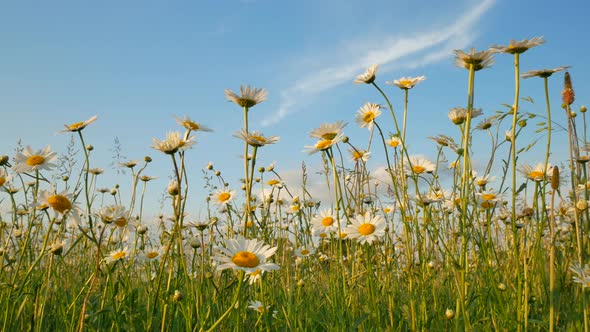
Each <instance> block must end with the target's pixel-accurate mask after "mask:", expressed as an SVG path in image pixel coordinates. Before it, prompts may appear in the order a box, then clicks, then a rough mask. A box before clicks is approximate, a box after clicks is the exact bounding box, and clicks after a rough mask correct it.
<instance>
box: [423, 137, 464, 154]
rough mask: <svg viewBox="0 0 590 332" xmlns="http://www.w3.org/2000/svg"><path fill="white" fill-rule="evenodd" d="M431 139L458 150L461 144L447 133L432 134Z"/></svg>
mask: <svg viewBox="0 0 590 332" xmlns="http://www.w3.org/2000/svg"><path fill="white" fill-rule="evenodd" d="M428 138H429V139H431V140H433V141H435V142H436V143H437V144H438V145H440V146H447V147H449V148H451V150H453V151H457V150H458V149H459V146H458V145H457V143H455V140H454V139H453V138H452V137H449V136H446V135H437V136H430V137H428Z"/></svg>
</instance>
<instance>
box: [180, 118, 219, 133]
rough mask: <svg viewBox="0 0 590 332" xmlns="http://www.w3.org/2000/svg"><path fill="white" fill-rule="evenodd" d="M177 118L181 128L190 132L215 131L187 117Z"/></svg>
mask: <svg viewBox="0 0 590 332" xmlns="http://www.w3.org/2000/svg"><path fill="white" fill-rule="evenodd" d="M175 118H176V123H178V124H179V125H180V126H182V127H184V128H185V129H186V130H190V131H207V132H211V131H213V129H211V128H209V127H206V126H203V125H202V124H200V123H198V122H196V121H193V120H191V119H190V118H189V117H188V116H187V115H185V116H184V118H182V119H181V118H179V117H175Z"/></svg>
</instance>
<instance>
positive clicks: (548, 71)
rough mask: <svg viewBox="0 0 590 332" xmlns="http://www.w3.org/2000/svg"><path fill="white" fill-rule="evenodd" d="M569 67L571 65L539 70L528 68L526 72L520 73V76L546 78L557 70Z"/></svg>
mask: <svg viewBox="0 0 590 332" xmlns="http://www.w3.org/2000/svg"><path fill="white" fill-rule="evenodd" d="M568 68H571V66H560V67H557V68H553V69H540V70H530V71H527V72H526V73H524V74H522V75H520V77H522V78H530V77H535V76H537V77H541V78H547V77H549V76H551V75H553V74H555V73H557V72H560V71H562V70H565V69H568Z"/></svg>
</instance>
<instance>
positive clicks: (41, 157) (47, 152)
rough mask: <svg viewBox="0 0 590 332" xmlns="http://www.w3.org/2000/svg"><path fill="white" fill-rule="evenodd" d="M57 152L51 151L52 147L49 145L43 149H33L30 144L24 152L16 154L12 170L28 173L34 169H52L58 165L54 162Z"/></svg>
mask: <svg viewBox="0 0 590 332" xmlns="http://www.w3.org/2000/svg"><path fill="white" fill-rule="evenodd" d="M56 155H57V153H55V152H53V151H51V147H50V146H49V145H48V146H46V147H45V149H43V150H37V151H33V149H32V148H31V147H30V146H27V148H26V149H25V150H24V151H23V152H19V153H17V154H16V157H15V158H14V166H12V170H13V171H15V172H16V173H27V172H32V171H41V170H51V169H52V168H53V167H55V166H57V165H56V164H54V163H52V161H53V160H54V159H55V157H56Z"/></svg>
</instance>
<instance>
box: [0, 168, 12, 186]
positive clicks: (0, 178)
mask: <svg viewBox="0 0 590 332" xmlns="http://www.w3.org/2000/svg"><path fill="white" fill-rule="evenodd" d="M9 181H10V175H8V174H7V173H6V171H5V170H4V168H0V187H3V186H4V184H7V183H8V182H9Z"/></svg>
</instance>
